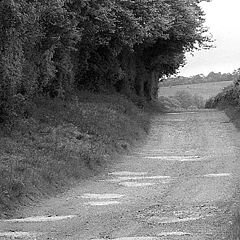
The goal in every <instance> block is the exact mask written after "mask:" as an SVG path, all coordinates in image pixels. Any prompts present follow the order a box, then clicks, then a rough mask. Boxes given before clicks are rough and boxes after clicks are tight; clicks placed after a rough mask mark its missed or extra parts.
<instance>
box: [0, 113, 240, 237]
mask: <svg viewBox="0 0 240 240" xmlns="http://www.w3.org/2000/svg"><path fill="white" fill-rule="evenodd" d="M239 139H240V133H238V132H237V130H236V129H235V127H234V126H233V125H232V124H231V123H230V122H229V119H228V118H227V116H226V115H225V114H224V113H223V112H219V111H215V110H213V111H201V112H183V113H176V114H174V113H173V114H165V115H159V116H156V117H155V118H154V119H153V120H152V128H151V134H150V136H149V139H148V140H147V142H146V144H145V145H144V146H142V147H139V148H138V149H136V150H135V152H133V153H131V154H129V155H127V156H124V157H123V158H122V161H120V162H119V163H118V164H116V165H115V166H113V167H112V169H111V171H110V172H109V173H108V174H104V175H101V176H98V177H96V178H94V179H92V180H89V181H86V182H84V183H83V184H82V185H81V186H79V187H76V188H74V189H72V190H70V191H68V192H66V193H65V194H63V195H61V196H59V197H56V198H53V199H49V200H46V201H44V202H43V203H42V204H41V205H39V206H35V207H32V208H28V209H27V210H26V211H25V212H24V213H23V214H22V216H21V217H22V218H20V219H13V220H9V221H0V229H1V230H0V231H1V232H0V239H57V240H63V239H64V240H67V239H68V240H70V239H71V240H89V239H94V240H100V239H102V240H104V239H117V240H158V239H163V240H165V239H184V240H207V239H216V240H221V239H225V238H227V237H229V233H230V228H231V224H232V212H231V211H232V209H234V207H235V202H237V198H236V192H237V191H238V187H237V183H238V178H239V173H240V161H239V156H240V141H239ZM33 216H35V217H33ZM36 216H38V217H36ZM40 216H41V217H40Z"/></svg>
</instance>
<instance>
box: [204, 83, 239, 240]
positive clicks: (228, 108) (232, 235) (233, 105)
mask: <svg viewBox="0 0 240 240" xmlns="http://www.w3.org/2000/svg"><path fill="white" fill-rule="evenodd" d="M206 108H218V109H220V110H224V112H225V113H226V115H227V116H228V117H229V118H230V121H231V122H232V123H233V124H234V125H235V127H236V128H237V129H238V130H240V88H239V86H234V85H231V86H229V87H227V88H225V89H224V90H223V91H222V92H221V93H219V94H218V95H217V96H215V97H213V98H211V99H209V100H208V101H207V103H206ZM235 199H236V200H237V204H234V206H233V209H232V214H233V221H232V225H231V229H229V239H231V240H236V239H240V204H239V199H240V184H239V183H237V184H236V193H235Z"/></svg>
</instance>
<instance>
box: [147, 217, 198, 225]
mask: <svg viewBox="0 0 240 240" xmlns="http://www.w3.org/2000/svg"><path fill="white" fill-rule="evenodd" d="M199 219H201V217H187V218H172V217H151V218H149V219H148V222H150V223H156V224H170V223H181V222H191V221H196V220H199Z"/></svg>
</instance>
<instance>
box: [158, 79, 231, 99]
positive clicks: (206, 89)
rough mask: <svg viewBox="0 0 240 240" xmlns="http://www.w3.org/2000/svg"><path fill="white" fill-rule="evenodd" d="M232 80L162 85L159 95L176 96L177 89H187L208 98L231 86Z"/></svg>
mask: <svg viewBox="0 0 240 240" xmlns="http://www.w3.org/2000/svg"><path fill="white" fill-rule="evenodd" d="M231 83H232V82H230V81H226V82H214V83H200V84H190V85H179V86H172V87H160V89H159V96H164V97H169V96H174V95H175V94H176V92H177V91H181V90H187V91H189V92H191V93H192V94H197V95H199V96H202V97H203V98H204V99H208V98H210V97H213V96H215V95H217V94H218V93H219V92H221V90H222V89H223V88H224V87H226V86H229V85H230V84H231Z"/></svg>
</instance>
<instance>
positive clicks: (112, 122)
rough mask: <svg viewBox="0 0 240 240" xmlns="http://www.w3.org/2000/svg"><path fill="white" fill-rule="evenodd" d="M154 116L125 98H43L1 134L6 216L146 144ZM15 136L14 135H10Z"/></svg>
mask: <svg viewBox="0 0 240 240" xmlns="http://www.w3.org/2000/svg"><path fill="white" fill-rule="evenodd" d="M149 108H152V109H154V106H152V107H151V105H148V113H147V112H146V111H143V110H140V109H139V108H138V107H137V106H136V105H135V104H134V103H133V102H131V101H129V100H127V99H126V98H125V97H123V96H121V95H104V94H101V95H100V94H90V93H88V92H81V93H79V97H75V99H73V100H71V101H69V102H66V101H63V100H59V99H53V100H50V99H45V98H39V99H36V100H35V101H34V102H32V104H31V106H28V115H29V117H28V118H19V119H18V120H17V121H15V122H14V125H11V126H10V125H9V127H11V129H10V128H2V129H1V131H0V134H1V137H0V215H2V216H4V215H3V214H4V213H5V214H7V213H8V214H9V213H10V210H11V209H14V207H16V206H19V205H25V204H28V203H30V202H31V201H32V200H34V199H35V200H36V199H40V198H42V197H44V196H48V195H52V194H55V193H57V192H58V191H62V190H63V189H66V188H67V187H69V186H71V185H72V184H75V183H77V181H79V180H81V179H84V178H88V177H90V176H93V175H95V174H98V173H99V171H102V170H104V168H105V167H107V166H108V164H110V163H114V162H116V158H117V157H118V155H119V154H121V153H124V152H126V151H129V150H130V149H131V148H132V147H133V146H134V145H135V144H136V143H137V142H139V141H141V140H143V138H144V137H145V136H146V134H147V132H148V128H149V117H150V116H149V114H150V111H149V110H150V109H149ZM9 131H10V132H9Z"/></svg>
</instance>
